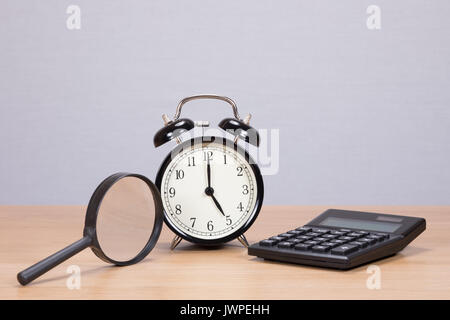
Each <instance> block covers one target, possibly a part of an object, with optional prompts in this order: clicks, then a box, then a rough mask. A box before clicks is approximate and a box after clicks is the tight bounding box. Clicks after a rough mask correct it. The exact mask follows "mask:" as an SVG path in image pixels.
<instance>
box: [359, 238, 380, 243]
mask: <svg viewBox="0 0 450 320" xmlns="http://www.w3.org/2000/svg"><path fill="white" fill-rule="evenodd" d="M358 241H359V242H367V243H368V244H374V243H377V240H376V239H371V238H361V239H358Z"/></svg>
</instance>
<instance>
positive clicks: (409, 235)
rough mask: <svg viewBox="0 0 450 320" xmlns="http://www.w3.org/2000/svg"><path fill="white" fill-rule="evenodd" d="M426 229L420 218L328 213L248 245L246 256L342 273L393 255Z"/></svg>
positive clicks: (342, 212)
mask: <svg viewBox="0 0 450 320" xmlns="http://www.w3.org/2000/svg"><path fill="white" fill-rule="evenodd" d="M425 227H426V221H425V219H423V218H415V217H405V216H399V215H391V214H380V213H371V212H360V211H348V210H337V209H329V210H327V211H325V212H324V213H322V214H321V215H319V216H318V217H317V218H315V219H314V220H312V221H311V222H309V223H308V224H306V225H305V226H301V227H298V228H296V229H293V230H290V231H287V232H284V233H281V234H278V235H275V236H273V237H270V238H268V239H265V240H262V241H260V242H258V243H256V244H253V245H251V246H250V247H249V248H248V254H249V255H252V256H257V257H261V258H264V259H269V260H276V261H283V262H291V263H298V264H305V265H312V266H318V267H328V268H335V269H342V270H345V269H351V268H354V267H356V266H359V265H362V264H365V263H368V262H371V261H374V260H378V259H381V258H385V257H388V256H391V255H394V254H396V253H397V252H399V251H400V250H402V249H403V248H404V247H406V246H407V245H408V244H409V243H410V242H411V241H412V240H414V239H415V238H416V237H417V236H418V235H419V234H421V233H422V232H423V231H424V230H425Z"/></svg>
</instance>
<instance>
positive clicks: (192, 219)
mask: <svg viewBox="0 0 450 320" xmlns="http://www.w3.org/2000/svg"><path fill="white" fill-rule="evenodd" d="M190 220H191V221H192V226H191V227H192V228H193V227H194V226H195V220H197V218H191V219H190Z"/></svg>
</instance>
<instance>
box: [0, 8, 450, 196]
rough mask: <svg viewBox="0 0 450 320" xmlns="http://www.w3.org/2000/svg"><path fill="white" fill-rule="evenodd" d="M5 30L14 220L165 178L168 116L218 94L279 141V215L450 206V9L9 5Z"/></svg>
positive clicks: (3, 183) (1, 128) (7, 181)
mask: <svg viewBox="0 0 450 320" xmlns="http://www.w3.org/2000/svg"><path fill="white" fill-rule="evenodd" d="M71 4H76V5H79V6H80V8H81V12H82V15H81V30H75V31H70V30H68V29H67V28H66V19H67V17H68V15H67V14H66V8H67V7H68V6H69V5H71ZM370 4H376V5H378V6H380V8H381V18H382V20H381V23H382V25H381V26H382V29H381V30H379V31H374V30H368V29H367V27H366V19H367V14H366V8H367V7H368V5H370ZM0 24H1V27H0V108H1V109H0V112H1V113H0V138H1V142H0V177H1V178H0V204H86V203H87V201H88V199H89V197H90V194H91V193H92V191H93V190H94V188H95V187H96V185H97V184H98V183H99V182H100V181H101V180H102V179H103V178H104V177H106V176H107V175H109V174H110V173H113V172H115V171H132V172H140V173H143V174H145V175H148V176H149V177H151V178H154V176H155V175H156V170H157V169H158V167H159V164H160V163H161V161H162V159H163V157H164V156H165V154H166V153H167V152H168V151H169V150H170V146H165V147H163V148H162V149H154V148H153V145H152V139H153V134H154V133H155V132H156V130H158V129H159V128H160V127H161V125H162V122H161V118H160V116H161V114H162V113H169V114H171V115H172V114H173V112H174V110H175V106H176V104H177V102H178V101H179V100H180V99H181V98H183V97H185V96H188V95H192V94H197V93H203V92H206V93H218V94H224V95H227V96H230V97H232V98H234V99H235V100H236V101H237V102H238V105H239V107H240V111H241V113H242V114H245V113H247V112H251V113H252V114H253V116H254V118H253V125H254V126H255V127H257V128H279V129H280V136H281V145H280V149H281V153H280V170H279V173H278V174H277V175H274V176H266V177H265V182H266V202H265V203H266V204H450V200H449V191H450V190H449V185H450V108H449V104H450V92H449V91H450V2H449V1H447V0H435V1H426V0H423V1H417V0H397V1H387V0H371V1H361V0H353V1H333V0H326V1H266V0H252V1H241V0H240V1H238V0H228V1H221V2H218V1H206V0H204V1H203V0H202V1H198V0H193V1H162V0H158V1H106V0H102V1H98V0H97V1H86V0H71V1H39V2H38V1H12V0H2V2H1V4H0ZM208 107H209V108H208ZM187 109H188V108H186V115H187V116H189V117H191V118H194V119H198V120H210V121H211V122H213V123H217V121H219V120H220V119H221V118H223V117H226V116H229V115H230V111H229V110H227V109H226V108H225V107H223V106H220V103H219V102H218V103H214V104H212V103H209V104H207V103H204V102H201V103H195V104H192V105H190V106H189V110H187Z"/></svg>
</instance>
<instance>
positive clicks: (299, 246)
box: [294, 243, 312, 251]
mask: <svg viewBox="0 0 450 320" xmlns="http://www.w3.org/2000/svg"><path fill="white" fill-rule="evenodd" d="M311 247H312V244H306V243H299V244H296V245H295V247H294V249H295V250H300V251H306V250H308V249H309V248H311Z"/></svg>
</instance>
